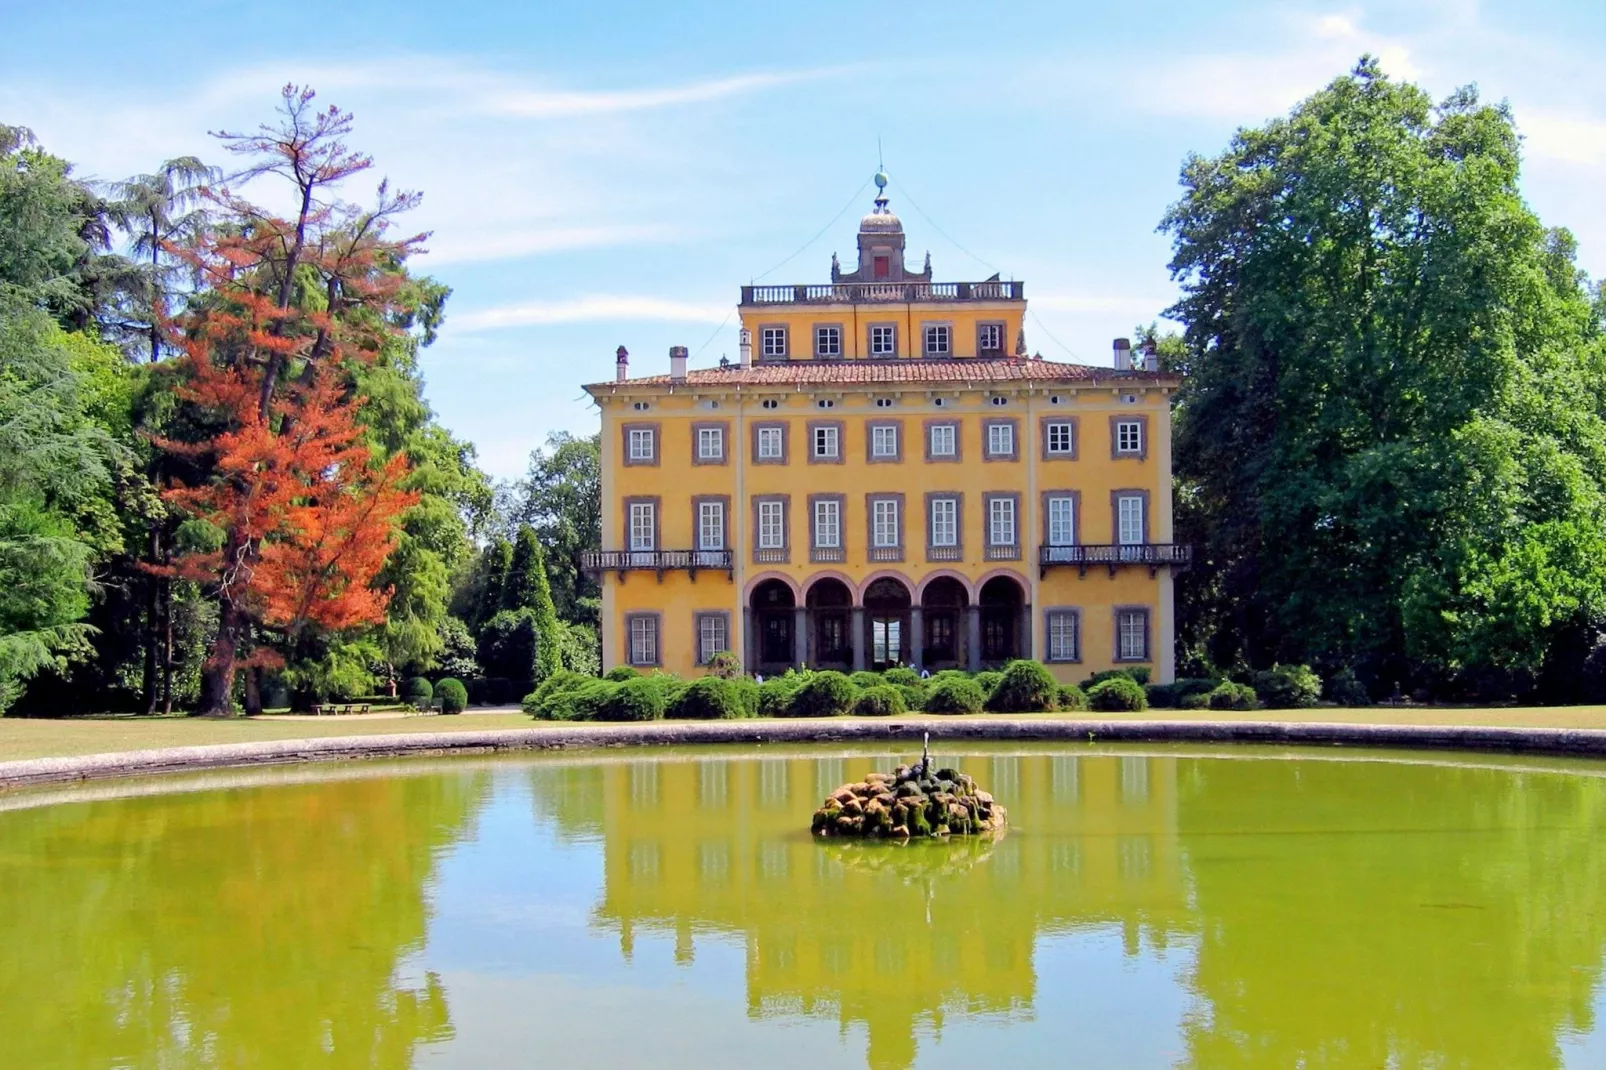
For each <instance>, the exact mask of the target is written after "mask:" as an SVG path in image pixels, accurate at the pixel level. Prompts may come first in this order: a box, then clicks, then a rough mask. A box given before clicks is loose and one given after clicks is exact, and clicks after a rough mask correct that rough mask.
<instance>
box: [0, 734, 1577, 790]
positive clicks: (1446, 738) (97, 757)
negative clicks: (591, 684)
mask: <svg viewBox="0 0 1606 1070" xmlns="http://www.w3.org/2000/svg"><path fill="white" fill-rule="evenodd" d="M917 731H926V732H930V733H931V736H932V738H933V739H934V740H937V741H947V742H951V741H956V740H960V741H963V740H971V741H987V740H993V741H1002V742H1012V741H1013V742H1031V741H1038V742H1056V741H1057V742H1078V741H1080V742H1088V743H1250V744H1271V745H1294V746H1301V745H1302V746H1352V747H1376V748H1393V749H1407V750H1455V751H1482V752H1504V753H1510V754H1545V755H1554V756H1559V757H1574V758H1606V730H1601V729H1587V728H1513V727H1492V726H1474V725H1377V724H1344V723H1340V722H1279V721H1163V720H1124V721H1123V720H1100V721H1095V720H1070V719H1067V720H1049V719H1024V718H1010V717H995V716H988V717H977V718H975V719H971V718H964V719H957V718H956V719H954V720H943V719H932V720H927V719H921V720H918V721H909V720H900V719H896V718H893V719H889V720H879V719H867V720H857V719H846V718H833V719H824V718H822V719H819V720H797V721H693V722H680V721H676V722H667V721H659V722H651V723H646V724H585V725H564V726H551V727H530V728H506V729H493V730H485V731H473V730H469V731H459V732H413V733H397V734H393V735H370V736H338V737H331V738H321V739H299V740H274V741H267V742H258V743H226V744H215V745H211V746H195V747H167V748H162V749H159V750H134V751H123V752H119V753H112V754H87V755H77V756H73V757H64V758H29V759H24V760H20V761H11V762H0V789H5V788H19V787H26V786H29V785H35V784H51V783H62V782H70V781H77V780H94V779H104V778H108V777H125V776H141V775H153V774H162V773H178V772H185V771H189V770H195V769H227V768H237V767H242V766H257V765H283V764H288V763H294V762H312V761H335V760H341V759H354V758H384V757H402V756H407V755H420V756H422V755H434V756H438V755H443V754H485V753H495V752H501V751H520V750H553V749H580V748H605V747H619V746H635V745H643V746H653V745H700V744H715V743H740V744H762V743H854V742H896V743H907V742H908V740H909V737H910V735H911V733H913V732H917Z"/></svg>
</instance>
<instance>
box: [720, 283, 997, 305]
mask: <svg viewBox="0 0 1606 1070" xmlns="http://www.w3.org/2000/svg"><path fill="white" fill-rule="evenodd" d="M1024 300H1026V284H1025V283H1024V282H1014V281H1011V282H997V281H988V282H829V283H823V284H819V285H810V284H799V285H793V286H743V287H742V304H743V305H878V304H905V303H910V302H920V301H938V302H941V301H1024Z"/></svg>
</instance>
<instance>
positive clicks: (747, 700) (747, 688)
mask: <svg viewBox="0 0 1606 1070" xmlns="http://www.w3.org/2000/svg"><path fill="white" fill-rule="evenodd" d="M731 687H733V688H735V689H736V698H737V701H739V702H740V703H741V704H742V716H743V717H757V716H758V685H757V684H756V683H754V682H753V681H752V680H749V679H748V678H747V677H745V676H738V677H735V678H734V679H732V680H731Z"/></svg>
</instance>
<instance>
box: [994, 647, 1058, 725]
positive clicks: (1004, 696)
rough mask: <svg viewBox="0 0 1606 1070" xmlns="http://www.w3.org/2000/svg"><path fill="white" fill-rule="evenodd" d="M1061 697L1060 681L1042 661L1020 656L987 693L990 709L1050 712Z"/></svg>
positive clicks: (1005, 669) (1017, 711) (1007, 667)
mask: <svg viewBox="0 0 1606 1070" xmlns="http://www.w3.org/2000/svg"><path fill="white" fill-rule="evenodd" d="M1058 698H1059V683H1058V681H1056V680H1055V679H1054V676H1053V674H1052V673H1050V672H1049V671H1048V668H1047V667H1046V666H1044V665H1043V663H1042V662H1038V661H1032V660H1031V659H1029V658H1018V659H1016V660H1015V661H1012V662H1010V663H1009V664H1008V665H1007V666H1006V667H1005V668H1004V672H1003V675H1002V676H1001V677H1000V678H999V681H998V683H997V684H996V685H995V686H994V687H993V689H992V691H991V692H989V693H988V695H987V710H988V712H989V713H1047V712H1048V711H1049V710H1052V709H1053V708H1054V704H1055V702H1056V701H1057V700H1058Z"/></svg>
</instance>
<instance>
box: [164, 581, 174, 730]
mask: <svg viewBox="0 0 1606 1070" xmlns="http://www.w3.org/2000/svg"><path fill="white" fill-rule="evenodd" d="M170 560H171V555H169V561H164V562H163V563H164V564H167V563H170ZM172 712H173V581H172V580H171V579H169V578H167V577H166V576H163V577H162V713H163V714H164V715H167V714H171V713H172Z"/></svg>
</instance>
